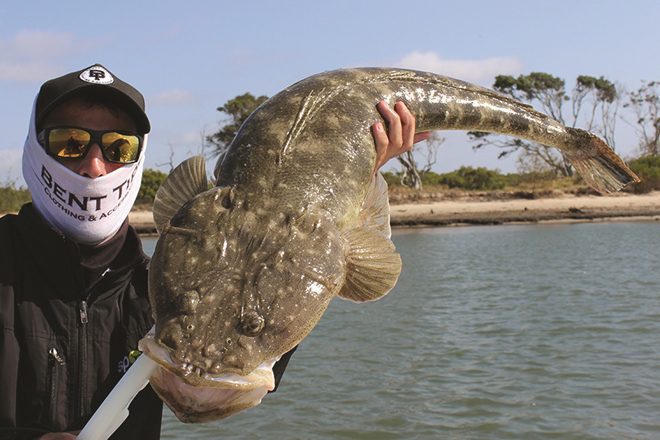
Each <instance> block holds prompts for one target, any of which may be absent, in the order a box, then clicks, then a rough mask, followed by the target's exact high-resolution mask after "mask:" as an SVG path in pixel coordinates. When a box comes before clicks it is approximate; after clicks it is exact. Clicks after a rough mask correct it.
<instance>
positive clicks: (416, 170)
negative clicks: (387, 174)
mask: <svg viewBox="0 0 660 440" xmlns="http://www.w3.org/2000/svg"><path fill="white" fill-rule="evenodd" d="M444 141H445V138H444V137H442V136H440V135H439V134H437V133H433V134H431V137H430V138H428V139H427V140H426V141H424V147H422V146H421V145H418V146H416V147H415V148H414V150H415V151H407V152H406V153H404V154H402V155H401V156H397V160H398V161H399V164H401V171H400V172H399V173H398V175H399V176H400V178H401V185H403V186H407V187H409V188H414V189H417V190H421V189H422V182H423V180H424V176H425V175H426V174H427V173H428V172H430V171H431V168H432V167H433V165H434V164H435V162H436V161H437V159H438V150H439V149H440V146H441V145H442V143H443V142H444ZM413 153H417V155H418V156H419V155H421V154H424V165H422V166H420V164H419V163H418V162H417V160H415V156H414V154H413Z"/></svg>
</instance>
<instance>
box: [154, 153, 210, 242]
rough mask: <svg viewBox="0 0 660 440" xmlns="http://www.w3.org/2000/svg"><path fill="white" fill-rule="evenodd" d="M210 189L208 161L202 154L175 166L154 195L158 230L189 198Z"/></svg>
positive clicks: (161, 228)
mask: <svg viewBox="0 0 660 440" xmlns="http://www.w3.org/2000/svg"><path fill="white" fill-rule="evenodd" d="M208 189H209V183H208V180H207V178H206V162H205V161H204V158H203V157H202V156H193V157H191V158H189V159H186V160H184V161H183V162H181V163H180V164H179V165H178V166H177V167H176V168H174V169H173V170H172V172H171V173H170V175H169V176H167V179H165V181H164V182H163V183H162V185H160V188H158V191H157V192H156V197H154V206H153V214H154V222H155V223H156V229H157V230H158V232H159V233H160V232H161V231H162V230H163V227H164V226H165V225H166V224H167V222H169V221H170V219H171V218H172V217H173V216H174V214H176V213H177V212H178V211H179V209H181V207H182V206H183V205H184V204H185V203H186V202H187V201H188V200H190V199H192V198H193V197H195V196H196V195H197V194H200V193H202V192H204V191H206V190H208Z"/></svg>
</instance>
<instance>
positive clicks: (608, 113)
mask: <svg viewBox="0 0 660 440" xmlns="http://www.w3.org/2000/svg"><path fill="white" fill-rule="evenodd" d="M493 88H494V89H495V90H496V91H498V92H500V93H503V94H505V95H508V96H511V97H512V98H514V99H517V100H519V101H522V102H525V103H528V104H531V105H535V106H538V107H540V110H541V111H542V112H544V113H546V114H548V115H549V116H551V117H552V118H554V119H556V120H557V121H559V122H560V123H562V124H563V125H566V126H569V127H575V126H576V125H577V124H578V123H580V124H581V125H582V126H581V128H584V129H585V130H588V131H593V132H596V133H598V134H600V135H601V136H602V137H603V138H605V141H606V142H608V143H609V144H610V146H612V147H613V146H614V130H615V126H616V119H617V112H618V108H619V107H620V104H619V97H620V95H621V93H620V91H619V90H618V89H617V87H616V85H615V84H614V83H612V82H611V81H609V80H607V79H605V78H603V77H602V76H601V77H600V78H595V77H592V76H587V75H580V76H578V77H577V79H576V81H575V86H574V87H573V89H572V91H571V92H570V93H569V92H567V91H566V83H565V81H564V80H563V79H561V78H558V77H556V76H553V75H550V74H549V73H544V72H532V73H530V74H528V75H520V76H518V77H517V78H514V77H513V76H510V75H498V76H497V77H496V78H495V82H494V84H493ZM569 102H570V111H569V110H567V109H566V107H567V105H566V104H567V103H569ZM469 136H470V138H471V140H472V141H474V142H475V144H474V146H473V148H475V149H479V148H483V147H486V146H495V147H498V148H501V149H502V151H501V153H500V154H499V157H500V158H502V157H506V156H509V155H511V154H513V153H519V156H518V165H519V167H520V169H521V170H522V171H526V172H535V171H543V170H552V171H553V172H555V173H556V174H558V175H562V176H572V175H573V168H572V166H571V164H570V162H569V161H568V159H567V158H566V157H564V156H563V155H562V154H561V153H560V152H558V151H557V150H555V149H554V148H550V147H546V146H545V145H541V144H538V143H536V142H530V141H525V140H522V139H518V138H504V137H502V136H495V137H493V136H494V135H492V134H491V133H485V132H470V133H469Z"/></svg>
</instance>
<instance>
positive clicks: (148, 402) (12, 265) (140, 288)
mask: <svg viewBox="0 0 660 440" xmlns="http://www.w3.org/2000/svg"><path fill="white" fill-rule="evenodd" d="M378 109H379V111H380V112H381V114H382V115H383V117H384V119H385V121H386V123H387V125H388V131H386V130H385V128H384V127H383V124H380V123H377V124H374V126H373V134H374V139H375V143H376V150H377V164H376V168H375V170H377V169H378V168H379V167H380V166H381V165H383V164H384V163H385V162H386V161H387V160H388V159H389V158H391V157H394V156H396V155H398V154H401V153H403V152H405V151H407V150H409V149H410V148H412V144H413V142H414V141H416V140H419V139H422V138H424V137H426V134H421V135H418V136H417V137H416V136H415V134H414V130H415V128H414V127H415V125H414V118H413V117H412V115H411V114H410V113H409V112H408V110H407V109H406V108H405V106H404V105H403V104H402V103H397V104H396V105H395V107H394V109H390V108H389V107H388V106H387V105H386V104H385V103H384V102H382V103H380V104H378ZM149 131H150V123H149V119H148V118H147V115H146V113H145V106H144V98H143V96H142V95H141V94H140V92H138V91H137V90H136V89H135V88H134V87H133V86H131V85H130V84H128V83H126V82H124V81H122V80H121V79H119V78H117V77H116V76H115V75H114V74H112V73H111V72H110V71H109V70H108V69H106V68H105V67H104V66H102V65H100V64H96V65H93V66H90V67H88V68H85V69H82V70H80V71H76V72H72V73H69V74H67V75H64V76H61V77H58V78H55V79H53V80H50V81H47V82H46V83H44V84H43V85H42V87H41V89H40V91H39V94H38V95H37V99H36V101H35V103H34V108H33V112H32V118H31V120H30V127H29V133H28V137H27V140H26V142H25V148H24V154H23V175H24V178H25V180H26V182H27V185H28V188H29V190H30V192H31V194H32V203H28V204H26V205H24V206H23V207H22V208H21V210H20V212H19V213H18V215H7V216H5V217H3V218H2V219H0V324H1V326H0V328H1V330H0V331H1V334H0V438H41V439H70V438H75V433H77V432H78V431H79V430H80V429H81V428H82V427H83V426H84V424H85V423H86V421H87V420H89V418H90V417H91V415H92V414H93V412H94V410H95V409H96V408H97V407H98V406H99V405H100V404H101V402H102V401H103V399H104V398H105V397H106V395H107V394H108V393H109V391H110V390H111V389H112V388H113V387H114V385H115V384H116V383H117V381H118V380H119V379H120V378H121V376H122V375H123V374H124V373H125V372H126V370H127V369H128V367H129V366H130V363H131V359H132V358H133V356H132V354H133V352H134V350H136V349H137V342H138V341H139V339H141V338H142V336H144V335H145V334H146V333H147V331H148V330H149V329H150V328H151V327H152V325H153V319H152V317H151V313H150V308H149V303H148V298H147V281H146V280H147V263H148V258H147V257H146V256H145V255H144V253H143V252H142V247H141V244H140V240H139V237H138V236H137V234H136V233H135V231H134V230H133V228H131V227H130V226H129V225H128V221H127V218H128V213H129V211H130V209H131V207H132V206H133V203H134V201H135V198H136V196H137V193H138V190H139V187H140V180H141V176H142V170H143V166H144V156H145V150H146V143H147V142H146V141H147V133H148V132H149ZM287 361H288V357H287V356H285V357H284V358H283V361H282V363H281V364H280V365H279V366H278V365H277V364H276V365H275V367H274V371H275V375H276V383H277V382H279V379H280V377H281V375H282V373H283V371H284V368H285V367H286V362H287ZM161 412H162V403H161V401H160V399H158V397H157V396H156V395H155V393H154V392H153V390H152V389H151V388H150V387H147V388H145V389H144V390H143V391H141V392H140V393H139V394H138V396H137V397H136V398H135V400H134V401H133V403H132V404H131V406H130V414H129V416H128V418H127V419H126V421H125V422H124V423H123V424H122V425H121V426H120V427H119V429H118V430H117V431H116V433H115V434H114V436H113V437H112V438H117V439H131V438H135V439H157V438H159V437H160V421H161Z"/></svg>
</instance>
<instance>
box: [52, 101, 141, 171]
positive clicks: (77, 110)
mask: <svg viewBox="0 0 660 440" xmlns="http://www.w3.org/2000/svg"><path fill="white" fill-rule="evenodd" d="M57 126H72V127H81V128H88V129H91V130H117V131H129V132H133V133H137V132H138V131H137V126H136V124H135V122H134V121H133V119H132V118H131V117H130V116H128V114H126V113H125V112H123V111H117V112H112V111H110V110H109V109H107V108H105V107H101V106H94V105H93V106H90V105H89V104H88V103H85V102H83V101H80V100H78V99H75V98H74V99H71V100H69V101H66V102H64V103H62V104H60V105H59V106H57V107H56V108H55V109H54V110H53V111H52V112H51V113H50V114H49V115H48V116H47V118H46V120H45V121H44V123H43V127H42V128H44V129H45V128H51V127H57ZM58 161H59V162H60V163H61V164H62V165H64V166H65V167H67V168H68V169H70V170H71V171H73V172H75V173H78V174H80V175H81V176H86V177H89V178H91V179H94V178H96V177H100V176H104V175H106V174H109V173H111V172H113V171H115V170H117V169H119V168H121V167H122V166H123V165H122V164H119V163H112V162H108V161H107V160H105V158H104V157H103V154H102V153H101V147H100V146H99V145H97V144H96V143H95V144H93V145H92V146H91V147H90V150H89V151H88V152H87V154H86V155H85V157H83V158H82V159H58Z"/></svg>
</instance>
